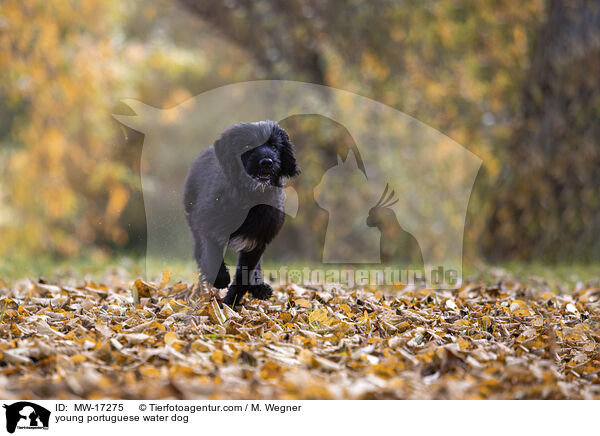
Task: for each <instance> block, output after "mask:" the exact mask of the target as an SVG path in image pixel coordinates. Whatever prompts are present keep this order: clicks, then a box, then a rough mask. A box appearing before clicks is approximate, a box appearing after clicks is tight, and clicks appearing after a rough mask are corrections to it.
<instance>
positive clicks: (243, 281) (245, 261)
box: [223, 247, 273, 306]
mask: <svg viewBox="0 0 600 436" xmlns="http://www.w3.org/2000/svg"><path fill="white" fill-rule="evenodd" d="M264 251H265V247H260V248H255V249H254V250H251V251H242V252H240V255H239V257H238V265H237V269H236V272H235V278H234V280H233V283H232V284H231V286H229V290H228V291H227V296H225V299H224V300H223V302H224V303H225V304H227V305H229V306H232V305H234V304H239V303H241V300H242V298H243V297H244V294H245V293H246V291H250V293H251V294H252V296H253V297H254V298H258V299H260V300H267V299H269V298H270V297H271V295H273V289H271V287H270V286H269V285H267V284H266V283H264V282H263V277H262V271H261V267H260V259H261V257H262V255H263V253H264Z"/></svg>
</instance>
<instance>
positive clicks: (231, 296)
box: [223, 285, 246, 307]
mask: <svg viewBox="0 0 600 436" xmlns="http://www.w3.org/2000/svg"><path fill="white" fill-rule="evenodd" d="M245 293H246V290H245V287H242V286H241V285H231V286H229V289H227V295H225V298H223V303H224V304H226V305H228V306H229V307H234V306H239V305H240V304H242V299H243V298H244V294H245Z"/></svg>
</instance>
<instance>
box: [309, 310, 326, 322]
mask: <svg viewBox="0 0 600 436" xmlns="http://www.w3.org/2000/svg"><path fill="white" fill-rule="evenodd" d="M308 322H310V323H322V324H326V325H329V324H330V323H331V320H330V319H329V317H328V316H327V310H326V309H323V308H318V309H315V310H313V311H312V312H311V313H310V314H309V315H308Z"/></svg>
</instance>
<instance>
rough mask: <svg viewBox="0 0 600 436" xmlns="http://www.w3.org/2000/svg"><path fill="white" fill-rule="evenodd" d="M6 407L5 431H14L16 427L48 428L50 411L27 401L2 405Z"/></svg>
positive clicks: (29, 428) (28, 428)
mask: <svg viewBox="0 0 600 436" xmlns="http://www.w3.org/2000/svg"><path fill="white" fill-rule="evenodd" d="M3 407H4V408H5V409H6V431H8V432H9V433H14V432H15V430H16V429H19V430H21V429H27V430H36V429H43V430H47V429H48V424H49V422H50V411H49V410H48V409H46V408H44V407H42V406H38V405H37V404H35V403H30V402H29V401H19V402H17V403H13V404H10V405H6V404H5V405H4V406H3Z"/></svg>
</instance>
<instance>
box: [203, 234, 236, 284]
mask: <svg viewBox="0 0 600 436" xmlns="http://www.w3.org/2000/svg"><path fill="white" fill-rule="evenodd" d="M194 251H195V256H196V261H197V262H198V267H199V268H200V271H202V273H203V274H204V277H205V278H206V281H207V282H208V283H210V284H211V285H213V286H214V287H215V288H217V289H222V288H226V287H227V285H228V284H229V280H230V278H229V273H228V272H227V267H226V266H225V263H224V262H223V247H222V246H220V245H219V244H218V243H216V242H214V241H211V240H205V241H202V243H197V244H196V248H195V250H194Z"/></svg>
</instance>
